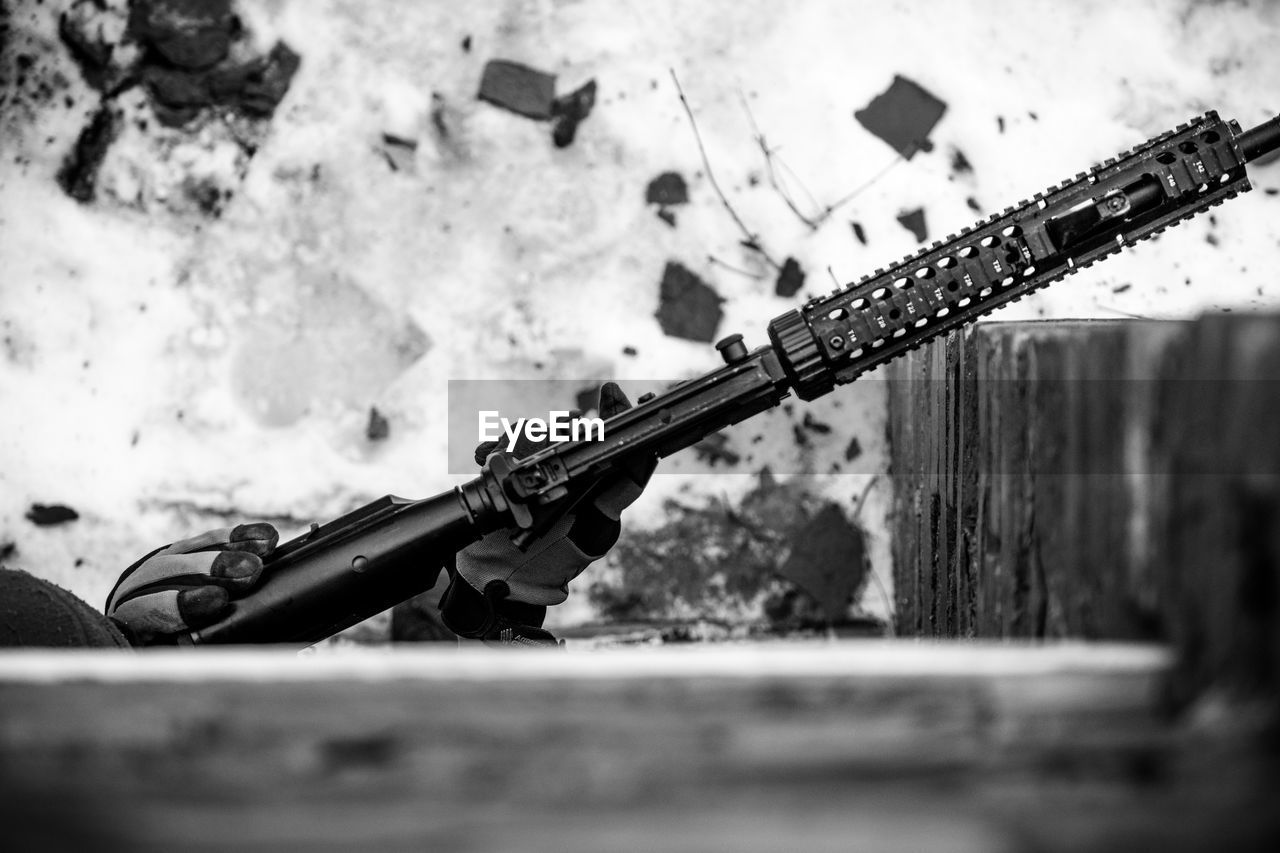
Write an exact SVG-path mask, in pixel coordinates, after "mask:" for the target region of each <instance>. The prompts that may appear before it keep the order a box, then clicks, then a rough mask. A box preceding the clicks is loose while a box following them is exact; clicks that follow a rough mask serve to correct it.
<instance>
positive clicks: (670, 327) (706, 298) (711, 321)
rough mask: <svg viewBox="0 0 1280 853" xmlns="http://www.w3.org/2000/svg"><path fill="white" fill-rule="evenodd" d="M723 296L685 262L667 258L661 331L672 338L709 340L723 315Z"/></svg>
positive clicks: (660, 308)
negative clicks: (687, 266)
mask: <svg viewBox="0 0 1280 853" xmlns="http://www.w3.org/2000/svg"><path fill="white" fill-rule="evenodd" d="M723 302H724V299H722V298H721V297H720V295H719V294H718V293H716V292H715V290H713V289H712V288H711V286H710V285H708V284H707V283H706V282H704V281H703V280H702V279H700V278H699V277H698V276H697V275H696V274H695V273H694V272H692V271H691V270H689V269H688V268H686V267H685V266H684V265H682V264H680V263H677V262H676V261H668V262H667V266H666V269H665V270H663V273H662V285H661V289H660V293H659V302H658V310H657V312H656V314H655V315H654V316H656V317H657V318H658V323H659V324H660V325H661V326H662V331H663V332H664V333H666V334H667V335H668V336H670V337H673V338H684V339H685V340H689V341H705V342H710V341H712V340H714V339H715V337H716V329H717V328H719V326H720V320H721V319H722V318H723V317H724V311H723V310H721V308H720V305H721V303H723Z"/></svg>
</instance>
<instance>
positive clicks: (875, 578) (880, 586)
mask: <svg viewBox="0 0 1280 853" xmlns="http://www.w3.org/2000/svg"><path fill="white" fill-rule="evenodd" d="M867 574H868V575H870V576H871V582H872V583H874V584H875V585H876V589H877V590H879V591H880V600H881V601H883V602H884V612H885V616H886V617H887V618H888V621H887V622H886V623H885V625H886V626H887V627H888V629H889V636H890V637H896V636H897V633H898V632H897V629H895V628H894V627H893V599H891V598H889V590H887V589H885V588H884V583H883V582H881V580H880V575H879V573H877V572H876V570H875V567H873V566H871V565H868V566H867Z"/></svg>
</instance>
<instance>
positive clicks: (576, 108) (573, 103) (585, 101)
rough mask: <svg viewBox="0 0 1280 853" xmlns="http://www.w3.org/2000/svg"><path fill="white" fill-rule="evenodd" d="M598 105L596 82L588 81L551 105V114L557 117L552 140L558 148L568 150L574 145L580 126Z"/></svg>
mask: <svg viewBox="0 0 1280 853" xmlns="http://www.w3.org/2000/svg"><path fill="white" fill-rule="evenodd" d="M595 105H596V81H595V80H588V81H587V82H586V83H584V84H582V85H581V86H579V87H578V88H577V89H575V90H573V91H572V92H570V93H569V94H567V95H563V96H561V97H559V98H556V99H555V101H554V102H552V104H551V114H552V115H553V116H555V119H556V123H555V127H554V128H552V130H551V140H552V142H554V143H555V145H556V147H557V148H568V147H569V146H570V145H572V144H573V137H574V136H575V135H576V134H577V132H578V125H579V124H581V123H582V122H583V121H584V120H585V119H586V117H587V116H589V115H591V110H592V109H593V108H594V107H595Z"/></svg>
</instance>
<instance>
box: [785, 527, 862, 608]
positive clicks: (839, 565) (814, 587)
mask: <svg viewBox="0 0 1280 853" xmlns="http://www.w3.org/2000/svg"><path fill="white" fill-rule="evenodd" d="M779 573H780V574H781V575H782V576H783V577H784V578H786V579H787V580H790V581H791V582H792V583H794V584H796V585H797V586H799V587H800V588H801V589H803V590H804V591H805V592H807V593H809V594H810V595H812V596H813V597H814V599H816V600H817V602H818V603H819V604H820V605H822V608H823V610H824V612H825V613H826V616H827V619H828V620H829V621H831V622H837V621H840V620H841V618H842V617H843V616H844V614H845V610H846V608H847V607H848V606H849V602H850V600H851V599H852V598H853V594H854V593H855V592H856V591H857V590H858V588H859V587H860V586H861V585H862V583H863V580H864V579H865V577H866V573H867V557H866V542H865V540H864V538H863V534H862V531H861V530H860V529H858V528H857V527H856V526H855V525H854V524H852V523H851V522H850V521H849V519H848V518H847V517H846V516H845V514H844V510H842V509H841V508H840V507H839V506H838V505H836V504H834V503H828V504H826V505H825V506H823V507H822V509H820V510H819V511H818V512H817V514H815V515H814V517H813V518H812V519H811V520H810V521H809V522H808V523H807V524H805V525H803V526H802V527H800V528H799V529H798V530H797V531H796V532H795V533H794V534H793V536H792V537H791V553H790V555H789V556H788V557H787V561H786V562H785V563H783V564H782V568H781V570H780V572H779Z"/></svg>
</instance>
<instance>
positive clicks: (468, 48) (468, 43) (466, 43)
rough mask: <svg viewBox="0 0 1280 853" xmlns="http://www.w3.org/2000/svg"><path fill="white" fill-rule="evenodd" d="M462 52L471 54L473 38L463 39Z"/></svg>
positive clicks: (464, 37)
mask: <svg viewBox="0 0 1280 853" xmlns="http://www.w3.org/2000/svg"><path fill="white" fill-rule="evenodd" d="M462 52H463V53H470V52H471V36H463V38H462Z"/></svg>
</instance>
